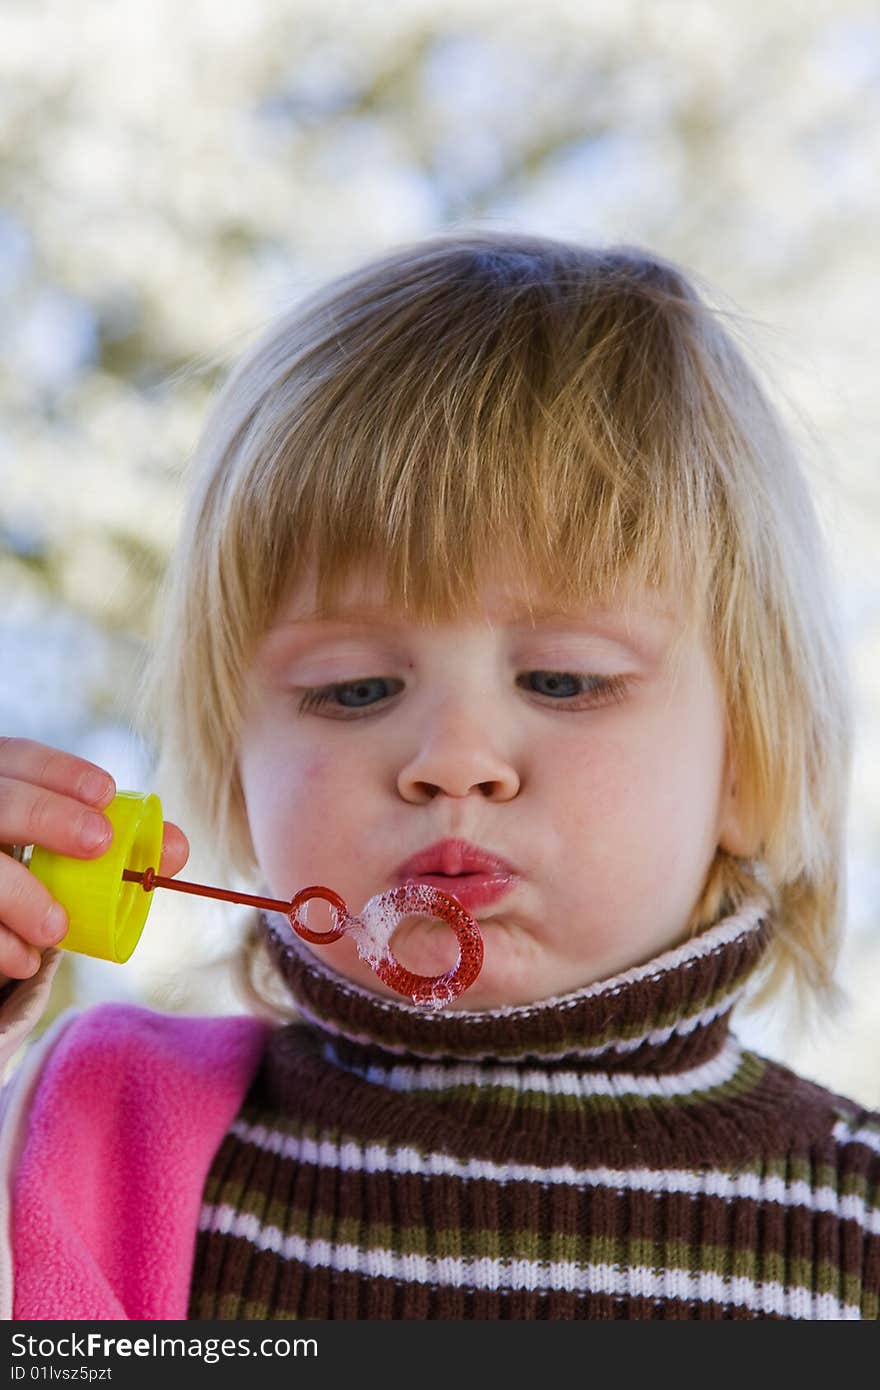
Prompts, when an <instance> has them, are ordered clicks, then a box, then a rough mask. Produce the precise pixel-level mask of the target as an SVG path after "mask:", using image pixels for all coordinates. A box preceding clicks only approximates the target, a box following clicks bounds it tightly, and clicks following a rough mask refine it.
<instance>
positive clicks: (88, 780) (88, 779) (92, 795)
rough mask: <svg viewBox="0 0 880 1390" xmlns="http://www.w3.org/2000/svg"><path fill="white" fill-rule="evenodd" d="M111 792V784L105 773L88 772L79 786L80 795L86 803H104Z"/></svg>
mask: <svg viewBox="0 0 880 1390" xmlns="http://www.w3.org/2000/svg"><path fill="white" fill-rule="evenodd" d="M109 792H110V782H109V781H108V779H107V777H106V776H105V774H104V773H103V772H87V773H86V775H85V777H84V778H83V779H82V781H81V782H80V784H79V794H80V796H81V797H82V798H83V799H84V800H85V801H103V800H104V798H105V797H106V796H107V795H108V794H109Z"/></svg>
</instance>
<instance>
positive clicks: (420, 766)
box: [397, 707, 520, 801]
mask: <svg viewBox="0 0 880 1390" xmlns="http://www.w3.org/2000/svg"><path fill="white" fill-rule="evenodd" d="M397 785H398V790H399V792H400V794H401V796H403V797H405V798H406V799H407V800H411V801H422V800H429V799H431V798H433V797H435V796H437V795H438V793H440V792H443V793H444V794H445V795H446V796H455V797H462V796H469V795H470V794H471V793H472V792H475V791H477V792H480V793H481V794H482V795H483V796H487V797H492V798H493V799H495V800H500V801H506V800H508V799H509V798H510V797H513V796H516V794H517V792H518V791H519V787H520V772H519V770H518V768H517V758H516V754H515V753H514V752H513V750H512V749H510V748H507V747H505V746H504V742H503V734H502V731H501V730H499V728H498V721H497V719H496V720H495V721H494V728H493V720H492V719H491V718H490V717H489V715H488V713H487V712H486V711H485V710H483V711H482V713H480V712H477V713H474V711H473V710H471V711H470V712H464V711H462V710H461V709H460V708H458V707H456V708H454V709H447V710H445V711H435V713H434V714H433V716H432V717H431V719H430V722H428V721H426V727H425V728H424V729H423V730H422V734H421V738H420V739H419V741H418V743H417V745H416V747H415V748H414V750H413V751H412V753H411V756H409V757H408V758H407V761H406V762H405V764H404V765H402V766H401V768H400V772H399V774H398V779H397Z"/></svg>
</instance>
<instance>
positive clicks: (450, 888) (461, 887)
mask: <svg viewBox="0 0 880 1390" xmlns="http://www.w3.org/2000/svg"><path fill="white" fill-rule="evenodd" d="M399 881H400V882H401V883H427V884H429V885H430V887H431V888H440V889H442V891H443V892H444V893H448V894H449V896H450V897H452V898H455V899H456V900H457V901H458V902H460V903H461V905H462V907H463V908H464V909H465V911H466V912H470V911H471V910H472V909H473V908H477V907H484V906H486V905H487V904H488V903H493V902H497V901H498V899H499V898H503V897H504V895H505V894H506V893H509V892H510V891H511V889H512V888H514V887H515V885H516V884H517V883H518V882H519V880H518V878H517V877H516V875H515V874H502V873H478V874H413V875H411V876H409V877H407V878H405V879H400V880H399Z"/></svg>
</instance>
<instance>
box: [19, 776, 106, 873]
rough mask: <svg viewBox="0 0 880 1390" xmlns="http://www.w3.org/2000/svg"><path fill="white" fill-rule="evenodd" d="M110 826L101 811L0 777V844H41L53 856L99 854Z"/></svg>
mask: <svg viewBox="0 0 880 1390" xmlns="http://www.w3.org/2000/svg"><path fill="white" fill-rule="evenodd" d="M112 838H113V827H112V826H111V824H110V821H109V820H108V819H107V817H106V816H105V815H104V814H103V812H102V811H100V810H97V809H92V808H90V807H87V806H84V805H83V803H82V802H81V801H78V800H76V799H75V798H73V797H71V796H64V795H62V794H60V793H59V792H53V791H48V790H47V789H46V788H45V787H42V786H37V785H35V784H34V783H32V782H24V781H18V780H14V779H12V778H9V777H4V776H0V844H4V845H41V846H42V847H43V848H44V849H50V850H53V851H54V852H55V853H56V854H66V855H71V856H73V857H74V858H77V859H92V858H95V856H97V855H99V854H103V853H104V851H105V850H107V849H108V848H109V846H110V841H111V839H112Z"/></svg>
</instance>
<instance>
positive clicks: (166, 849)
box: [159, 820, 189, 878]
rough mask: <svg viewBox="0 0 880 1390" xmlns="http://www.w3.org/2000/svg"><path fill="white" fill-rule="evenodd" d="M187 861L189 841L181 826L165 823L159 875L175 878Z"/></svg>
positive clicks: (170, 822)
mask: <svg viewBox="0 0 880 1390" xmlns="http://www.w3.org/2000/svg"><path fill="white" fill-rule="evenodd" d="M187 859H189V840H188V839H187V838H186V836H185V835H184V833H183V831H182V830H181V828H180V826H179V825H174V824H173V822H172V821H170V820H167V821H165V823H164V826H163V840H162V858H161V860H160V861H159V873H160V874H162V875H163V876H164V877H165V878H173V877H174V875H175V874H179V873H180V870H181V869H182V868H183V866H184V864H185V863H186V861H187Z"/></svg>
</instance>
